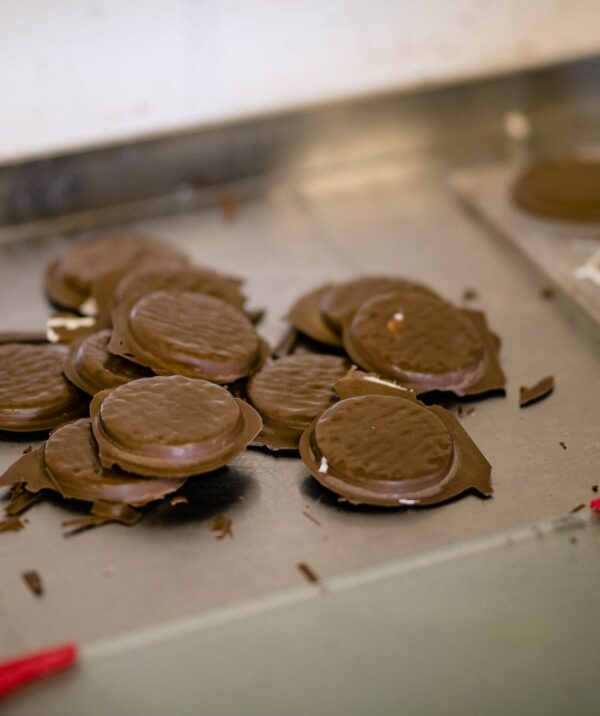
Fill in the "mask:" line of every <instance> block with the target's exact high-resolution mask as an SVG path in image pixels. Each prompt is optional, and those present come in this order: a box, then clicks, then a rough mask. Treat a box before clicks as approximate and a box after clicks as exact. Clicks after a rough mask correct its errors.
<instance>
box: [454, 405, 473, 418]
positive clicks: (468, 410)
mask: <svg viewBox="0 0 600 716" xmlns="http://www.w3.org/2000/svg"><path fill="white" fill-rule="evenodd" d="M474 412H475V408H473V407H471V408H465V407H464V406H463V405H459V406H458V417H459V418H462V416H463V415H473V413H474Z"/></svg>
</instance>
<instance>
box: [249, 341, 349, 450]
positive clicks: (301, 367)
mask: <svg viewBox="0 0 600 716" xmlns="http://www.w3.org/2000/svg"><path fill="white" fill-rule="evenodd" d="M348 368H349V364H348V363H347V361H345V360H344V359H343V358H338V357H337V356H326V355H315V354H310V353H306V354H299V355H291V356H287V357H285V358H280V359H279V360H276V361H272V362H270V363H267V364H266V365H265V366H264V367H263V368H262V369H261V370H260V371H259V372H258V373H256V374H255V375H254V376H253V377H252V378H251V379H250V380H249V381H248V386H247V397H248V400H249V402H250V403H251V404H252V405H253V406H254V407H255V408H256V409H257V410H258V412H259V413H260V415H261V417H262V419H263V429H262V430H261V432H260V433H259V435H258V436H257V438H256V439H255V440H254V444H255V445H265V446H267V447H269V448H271V449H273V450H279V449H289V450H297V449H298V442H299V440H300V436H301V435H302V433H303V432H304V430H305V429H306V428H307V427H308V426H309V425H310V424H311V423H312V421H313V420H314V419H315V418H316V417H317V416H319V415H320V414H321V413H322V412H323V411H324V410H326V409H327V408H328V407H329V406H330V405H332V404H333V403H334V402H335V401H336V400H337V396H336V394H335V392H334V390H333V385H334V383H335V382H336V381H337V380H338V379H339V378H341V377H342V376H344V375H345V374H346V373H347V371H348Z"/></svg>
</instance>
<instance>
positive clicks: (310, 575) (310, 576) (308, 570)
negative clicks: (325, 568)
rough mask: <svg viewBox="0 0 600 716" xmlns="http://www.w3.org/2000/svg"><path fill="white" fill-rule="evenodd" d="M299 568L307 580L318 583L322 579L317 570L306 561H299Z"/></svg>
mask: <svg viewBox="0 0 600 716" xmlns="http://www.w3.org/2000/svg"><path fill="white" fill-rule="evenodd" d="M296 567H297V568H298V570H299V571H300V574H302V576H303V577H304V578H305V579H306V581H307V582H310V583H311V584H316V583H317V582H319V581H320V579H319V575H318V574H317V573H316V572H315V570H314V569H313V568H312V567H311V566H309V565H308V564H306V562H298V564H297V565H296Z"/></svg>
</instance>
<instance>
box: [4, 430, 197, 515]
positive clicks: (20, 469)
mask: <svg viewBox="0 0 600 716" xmlns="http://www.w3.org/2000/svg"><path fill="white" fill-rule="evenodd" d="M184 482H185V480H183V479H179V480H173V479H169V480H165V479H161V478H156V477H155V478H149V477H138V476H135V475H130V474H128V473H125V472H122V471H121V470H118V469H107V468H103V467H102V465H101V464H100V460H99V458H98V448H97V445H96V441H95V440H94V437H93V435H92V430H91V425H90V420H89V419H87V418H84V419H82V420H77V421H75V422H72V423H69V424H67V425H64V426H63V427H62V428H59V429H58V430H55V431H54V432H53V433H52V434H51V435H50V437H49V438H48V440H47V442H46V443H45V444H44V446H43V447H41V448H39V449H38V450H34V451H33V452H30V453H27V455H23V456H22V457H21V458H19V460H17V462H15V463H14V464H13V465H12V466H11V467H10V468H9V469H8V470H7V471H6V472H5V473H4V475H3V476H2V477H0V485H12V484H18V485H19V486H21V487H24V488H25V489H26V490H27V491H28V492H29V493H38V492H40V491H41V490H53V491H54V492H58V493H59V494H60V495H61V496H62V497H64V498H66V499H74V500H82V501H84V502H91V503H92V508H91V513H92V514H93V515H95V516H96V517H101V518H103V519H105V520H108V521H116V522H123V523H124V524H132V523H133V522H135V521H137V519H139V514H138V513H137V512H135V511H133V510H132V509H131V506H132V505H133V506H136V507H141V506H143V505H147V504H149V503H150V502H154V501H155V500H160V499H162V498H163V497H164V496H165V495H168V494H170V493H172V492H175V490H177V489H179V488H180V487H181V485H183V483H184Z"/></svg>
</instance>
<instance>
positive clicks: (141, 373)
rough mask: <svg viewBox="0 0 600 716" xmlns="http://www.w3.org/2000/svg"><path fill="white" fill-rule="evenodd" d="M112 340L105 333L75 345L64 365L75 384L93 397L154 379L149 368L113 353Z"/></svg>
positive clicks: (93, 335)
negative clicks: (110, 346)
mask: <svg viewBox="0 0 600 716" xmlns="http://www.w3.org/2000/svg"><path fill="white" fill-rule="evenodd" d="M109 340H110V331H109V330H104V331H98V332H97V333H93V334H92V335H90V336H87V337H86V338H84V339H83V340H81V341H78V342H76V343H73V344H72V345H71V347H70V348H69V352H68V354H67V357H66V359H65V362H64V364H63V371H64V372H65V375H66V376H67V378H68V379H69V380H70V381H71V383H74V384H75V385H76V386H77V387H78V388H81V390H83V391H84V392H86V393H89V394H90V395H95V394H96V393H98V392H99V391H101V390H106V389H107V388H116V387H117V386H119V385H123V384H124V383H129V381H131V380H137V379H138V378H146V377H149V376H151V375H152V373H151V371H149V370H148V369H147V368H143V367H142V366H140V365H138V364H137V363H132V362H131V361H128V360H125V359H124V358H121V357H119V356H114V355H112V354H111V353H109V352H108V341H109Z"/></svg>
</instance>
